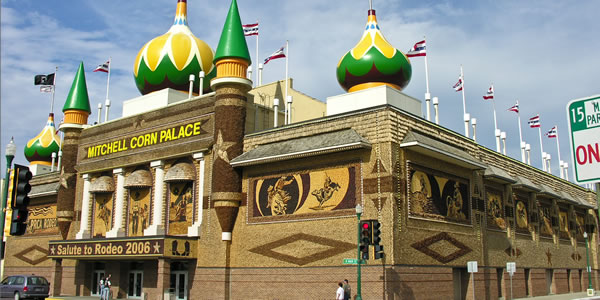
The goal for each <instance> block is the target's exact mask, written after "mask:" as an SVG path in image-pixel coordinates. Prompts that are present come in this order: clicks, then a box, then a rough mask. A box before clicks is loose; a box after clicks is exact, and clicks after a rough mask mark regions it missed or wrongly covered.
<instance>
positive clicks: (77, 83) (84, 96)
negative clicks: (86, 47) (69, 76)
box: [62, 62, 92, 125]
mask: <svg viewBox="0 0 600 300" xmlns="http://www.w3.org/2000/svg"><path fill="white" fill-rule="evenodd" d="M62 111H63V113H64V115H65V121H64V123H65V124H77V125H84V124H87V118H88V116H89V115H90V113H91V112H92V110H91V109H90V97H89V96H88V91H87V83H86V82H85V71H84V69H83V62H81V63H80V64H79V69H78V70H77V74H75V78H74V79H73V84H72V85H71V90H70V91H69V95H68V96H67V100H66V101H65V105H64V106H63V109H62Z"/></svg>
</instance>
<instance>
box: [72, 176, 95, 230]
mask: <svg viewBox="0 0 600 300" xmlns="http://www.w3.org/2000/svg"><path fill="white" fill-rule="evenodd" d="M82 178H83V200H82V201H81V223H80V224H81V225H80V226H79V232H78V233H77V235H75V238H76V239H78V240H80V239H85V238H90V209H91V205H90V204H91V203H90V184H91V183H90V175H89V174H83V176H82Z"/></svg>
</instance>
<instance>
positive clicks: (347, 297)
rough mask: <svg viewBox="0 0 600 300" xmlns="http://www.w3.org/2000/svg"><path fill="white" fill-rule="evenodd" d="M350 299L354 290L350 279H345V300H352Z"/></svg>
mask: <svg viewBox="0 0 600 300" xmlns="http://www.w3.org/2000/svg"><path fill="white" fill-rule="evenodd" d="M350 297H352V289H351V288H350V284H349V283H348V279H344V300H350Z"/></svg>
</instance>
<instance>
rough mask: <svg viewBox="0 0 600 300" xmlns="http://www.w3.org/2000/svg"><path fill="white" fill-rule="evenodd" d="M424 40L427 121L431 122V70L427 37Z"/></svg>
mask: <svg viewBox="0 0 600 300" xmlns="http://www.w3.org/2000/svg"><path fill="white" fill-rule="evenodd" d="M423 40H424V41H425V87H426V89H427V91H426V93H425V102H426V104H427V121H431V108H430V100H431V94H430V93H429V68H428V67H427V40H426V39H425V36H423Z"/></svg>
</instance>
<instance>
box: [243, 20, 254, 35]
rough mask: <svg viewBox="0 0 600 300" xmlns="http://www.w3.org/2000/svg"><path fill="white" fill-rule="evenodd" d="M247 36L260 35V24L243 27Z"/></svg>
mask: <svg viewBox="0 0 600 300" xmlns="http://www.w3.org/2000/svg"><path fill="white" fill-rule="evenodd" d="M242 28H243V29H244V35H245V36H251V35H258V23H254V24H244V25H242Z"/></svg>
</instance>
